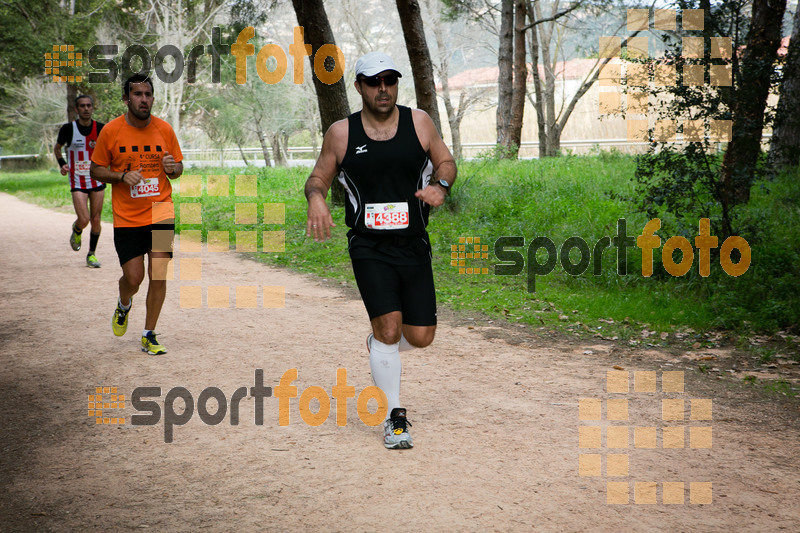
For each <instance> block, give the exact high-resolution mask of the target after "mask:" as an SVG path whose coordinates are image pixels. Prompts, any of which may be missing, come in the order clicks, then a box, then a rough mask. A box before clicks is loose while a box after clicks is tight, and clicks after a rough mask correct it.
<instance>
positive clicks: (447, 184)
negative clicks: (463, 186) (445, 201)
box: [439, 180, 450, 189]
mask: <svg viewBox="0 0 800 533" xmlns="http://www.w3.org/2000/svg"><path fill="white" fill-rule="evenodd" d="M439 184H441V186H442V187H444V188H445V189H449V188H450V184H449V183H447V181H446V180H439Z"/></svg>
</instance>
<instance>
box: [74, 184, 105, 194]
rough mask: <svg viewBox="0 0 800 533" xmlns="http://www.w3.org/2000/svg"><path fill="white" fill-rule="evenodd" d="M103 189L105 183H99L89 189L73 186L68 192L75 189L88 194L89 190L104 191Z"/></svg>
mask: <svg viewBox="0 0 800 533" xmlns="http://www.w3.org/2000/svg"><path fill="white" fill-rule="evenodd" d="M105 189H106V184H105V183H101V184H100V185H98V186H97V187H92V188H91V189H79V188H78V187H73V188H71V189H70V192H76V191H77V192H85V193H86V194H89V193H90V192H97V191H104V190H105Z"/></svg>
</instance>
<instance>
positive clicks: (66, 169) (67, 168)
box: [61, 165, 69, 176]
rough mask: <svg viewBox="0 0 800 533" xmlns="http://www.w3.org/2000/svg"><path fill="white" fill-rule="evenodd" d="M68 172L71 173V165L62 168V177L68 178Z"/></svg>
mask: <svg viewBox="0 0 800 533" xmlns="http://www.w3.org/2000/svg"><path fill="white" fill-rule="evenodd" d="M67 172H69V165H63V166H62V167H61V175H62V176H66V175H67Z"/></svg>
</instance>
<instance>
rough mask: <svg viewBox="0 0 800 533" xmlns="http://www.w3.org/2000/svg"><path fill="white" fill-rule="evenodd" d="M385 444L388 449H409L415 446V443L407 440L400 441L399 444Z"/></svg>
mask: <svg viewBox="0 0 800 533" xmlns="http://www.w3.org/2000/svg"><path fill="white" fill-rule="evenodd" d="M383 445H384V446H385V447H386V449H387V450H408V449H411V448H413V447H414V445H413V444H411V443H410V442H408V441H405V440H404V441H401V442H398V443H397V444H386V443H385V442H384V443H383Z"/></svg>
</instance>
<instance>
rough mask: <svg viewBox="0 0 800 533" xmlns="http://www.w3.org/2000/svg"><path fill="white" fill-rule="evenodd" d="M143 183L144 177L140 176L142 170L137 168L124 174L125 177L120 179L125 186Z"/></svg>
mask: <svg viewBox="0 0 800 533" xmlns="http://www.w3.org/2000/svg"><path fill="white" fill-rule="evenodd" d="M141 181H144V176H142V168H141V167H139V168H138V169H136V170H129V171H128V172H126V173H125V177H124V178H122V183H125V184H127V185H136V184H137V183H139V182H141Z"/></svg>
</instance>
